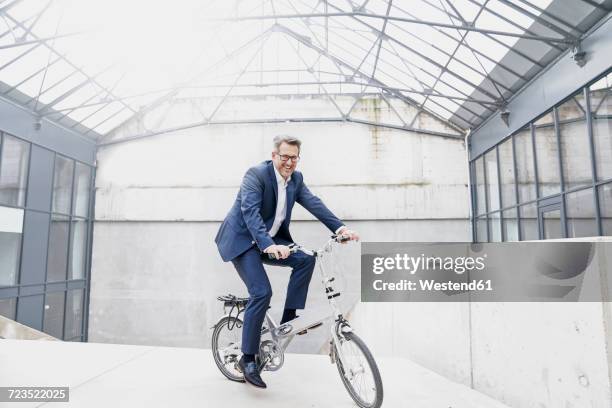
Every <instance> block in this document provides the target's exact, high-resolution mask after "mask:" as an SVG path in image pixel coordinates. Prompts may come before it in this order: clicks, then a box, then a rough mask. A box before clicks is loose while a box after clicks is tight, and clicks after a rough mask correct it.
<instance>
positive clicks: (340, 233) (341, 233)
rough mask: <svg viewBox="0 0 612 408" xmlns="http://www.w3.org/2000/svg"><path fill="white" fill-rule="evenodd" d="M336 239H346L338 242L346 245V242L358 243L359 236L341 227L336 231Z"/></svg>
mask: <svg viewBox="0 0 612 408" xmlns="http://www.w3.org/2000/svg"><path fill="white" fill-rule="evenodd" d="M337 235H338V237H347V238H348V240H343V239H341V240H338V242H340V243H342V244H346V243H347V242H348V241H359V234H358V233H357V232H356V231H353V230H350V229H348V228H347V227H342V228H340V230H339V231H338V234H337Z"/></svg>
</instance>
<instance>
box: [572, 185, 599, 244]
mask: <svg viewBox="0 0 612 408" xmlns="http://www.w3.org/2000/svg"><path fill="white" fill-rule="evenodd" d="M565 213H566V217H567V236H568V237H569V238H577V237H594V236H597V235H599V232H598V231H597V219H596V216H595V196H594V193H593V189H592V188H587V189H586V190H580V191H576V192H575V193H568V194H567V195H566V196H565Z"/></svg>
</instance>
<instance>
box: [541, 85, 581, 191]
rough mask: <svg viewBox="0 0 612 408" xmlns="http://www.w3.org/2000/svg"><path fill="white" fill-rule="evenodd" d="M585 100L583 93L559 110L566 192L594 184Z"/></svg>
mask: <svg viewBox="0 0 612 408" xmlns="http://www.w3.org/2000/svg"><path fill="white" fill-rule="evenodd" d="M583 99H584V98H583V97H582V94H581V93H580V94H577V95H576V96H575V97H574V98H571V99H569V100H568V101H567V102H565V103H563V104H562V105H561V106H559V108H558V110H557V111H558V114H559V137H560V141H561V163H562V164H563V178H564V183H565V190H569V189H573V188H577V187H582V186H588V185H591V184H592V182H593V175H592V171H591V149H590V146H589V134H588V130H587V123H586V113H585V111H584V108H583V107H582V106H581V105H580V101H582V100H583ZM538 159H539V156H538Z"/></svg>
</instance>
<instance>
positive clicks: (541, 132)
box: [534, 112, 561, 197]
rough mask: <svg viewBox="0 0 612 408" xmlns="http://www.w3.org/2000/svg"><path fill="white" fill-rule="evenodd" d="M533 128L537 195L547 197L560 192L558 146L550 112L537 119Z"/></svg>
mask: <svg viewBox="0 0 612 408" xmlns="http://www.w3.org/2000/svg"><path fill="white" fill-rule="evenodd" d="M534 126H535V147H536V165H537V168H538V185H539V187H540V190H539V193H540V197H548V196H550V195H553V194H556V193H559V192H561V175H560V174H559V146H558V144H557V134H556V132H555V126H554V120H553V115H552V112H551V113H547V114H546V115H544V116H543V117H542V118H540V119H538V120H537V121H536V122H535V123H534Z"/></svg>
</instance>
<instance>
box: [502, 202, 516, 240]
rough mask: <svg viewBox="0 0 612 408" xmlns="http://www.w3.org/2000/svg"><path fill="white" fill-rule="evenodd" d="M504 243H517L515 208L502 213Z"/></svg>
mask: <svg viewBox="0 0 612 408" xmlns="http://www.w3.org/2000/svg"><path fill="white" fill-rule="evenodd" d="M502 214H503V224H504V237H503V238H504V241H518V239H519V237H518V231H519V230H518V220H517V218H516V208H513V209H511V210H505V211H504V212H503V213H502Z"/></svg>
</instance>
